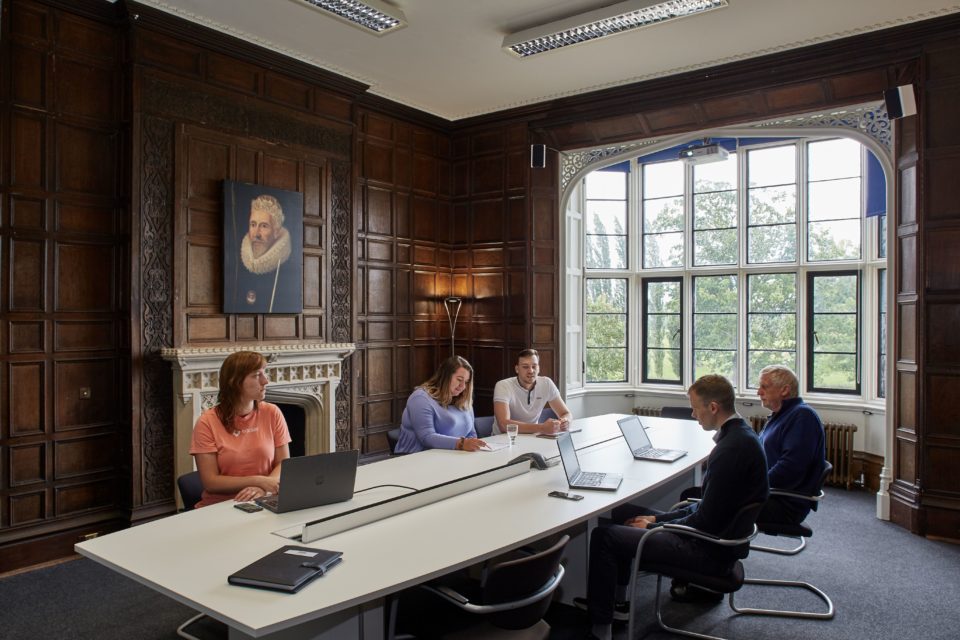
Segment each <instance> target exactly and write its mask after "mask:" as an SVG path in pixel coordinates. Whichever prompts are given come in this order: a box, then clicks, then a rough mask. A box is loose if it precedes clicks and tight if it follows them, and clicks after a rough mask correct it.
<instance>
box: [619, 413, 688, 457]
mask: <svg viewBox="0 0 960 640" xmlns="http://www.w3.org/2000/svg"><path fill="white" fill-rule="evenodd" d="M617 424H618V425H619V426H620V431H621V432H622V433H623V439H624V440H626V441H627V446H628V447H630V451H632V452H633V457H634V459H635V460H655V461H657V462H673V461H674V460H676V459H678V458H682V457H683V456H685V455H687V452H686V451H681V450H680V449H656V448H654V446H653V444H652V443H651V442H650V436H648V435H647V430H646V429H645V428H644V426H643V423H641V422H640V418H638V417H637V416H627V417H626V418H620V419H619V420H617Z"/></svg>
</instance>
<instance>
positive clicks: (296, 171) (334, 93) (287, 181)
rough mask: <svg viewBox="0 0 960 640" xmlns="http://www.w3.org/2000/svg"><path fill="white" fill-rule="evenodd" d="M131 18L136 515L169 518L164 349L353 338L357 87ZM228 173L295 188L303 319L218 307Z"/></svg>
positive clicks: (342, 424) (342, 401)
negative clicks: (332, 83)
mask: <svg viewBox="0 0 960 640" xmlns="http://www.w3.org/2000/svg"><path fill="white" fill-rule="evenodd" d="M141 9H143V10H141ZM138 12H139V13H138V15H139V17H138V18H137V20H136V23H135V24H136V28H135V29H134V30H133V32H132V34H131V63H132V70H133V73H132V76H133V96H134V100H133V103H134V105H133V106H134V109H133V112H134V120H133V149H132V156H133V157H132V163H133V166H134V188H133V200H134V210H135V212H136V215H135V219H136V221H137V223H138V224H137V226H136V227H135V235H134V238H133V246H134V259H133V264H132V272H133V274H134V281H133V286H132V295H133V296H134V300H135V302H136V304H137V307H138V308H139V311H140V313H139V314H138V315H136V316H135V317H134V319H133V326H132V334H133V343H134V344H133V349H134V361H135V362H137V363H139V364H140V366H138V367H135V369H134V375H133V385H134V397H135V402H134V406H133V417H132V426H133V434H132V438H131V439H132V442H133V458H134V465H133V466H134V469H138V470H140V471H141V473H140V475H139V476H135V477H134V495H133V505H134V509H135V512H136V514H137V515H136V516H135V517H151V516H153V515H154V514H155V513H158V512H160V513H163V512H168V511H169V509H170V501H171V499H172V498H173V487H174V478H173V476H172V473H173V469H172V466H171V464H170V462H171V460H172V455H173V452H172V433H171V429H170V426H171V424H172V418H171V416H172V397H171V390H170V368H169V364H168V363H166V362H164V361H162V360H161V359H160V357H159V354H158V352H159V349H161V348H163V347H169V346H176V347H179V346H204V345H210V344H227V343H230V344H249V345H250V346H251V347H254V348H255V346H256V345H257V344H258V343H263V342H271V343H277V342H289V341H307V342H317V341H328V342H349V341H351V340H352V339H353V320H352V316H353V310H352V295H351V290H350V289H351V286H350V283H351V277H352V273H353V264H354V255H353V253H354V252H353V225H352V216H351V210H350V200H351V196H350V179H351V169H350V157H351V131H352V127H351V124H350V117H351V112H352V106H351V99H352V95H351V91H353V92H355V91H356V90H357V87H355V86H351V85H349V84H348V83H347V82H343V83H340V84H341V85H342V86H336V87H334V88H319V87H318V86H317V84H318V80H323V81H326V77H325V76H323V74H320V75H321V76H323V77H320V78H317V77H316V73H315V74H313V75H311V74H309V73H307V74H305V76H306V77H297V75H296V73H294V72H293V71H291V70H289V69H287V68H285V66H284V64H282V63H281V64H267V63H260V62H259V61H258V60H256V59H253V60H250V59H249V58H248V57H247V56H243V51H244V46H243V45H241V44H238V43H237V42H236V41H234V40H233V39H231V38H224V37H222V36H217V35H216V34H212V33H206V34H205V35H204V37H203V38H199V39H198V40H199V41H201V42H203V45H204V46H198V45H197V44H195V43H194V42H193V41H189V42H188V41H186V40H184V39H183V38H182V37H177V36H172V35H169V34H170V33H176V31H177V29H178V28H182V24H181V23H179V22H177V21H175V20H173V19H172V18H170V17H168V16H166V15H165V14H162V13H161V12H150V11H149V10H146V8H139V9H138ZM172 20H173V21H172ZM171 21H172V22H171ZM231 55H234V56H236V57H230V56H231ZM237 58H241V59H237ZM287 66H289V65H287ZM297 69H299V67H297ZM225 179H231V180H240V181H244V182H250V183H256V184H263V185H267V186H271V187H276V188H281V189H289V190H294V191H299V192H301V193H302V194H303V197H304V222H303V238H304V256H303V273H304V283H303V300H304V310H303V312H302V313H299V314H290V315H269V316H268V315H265V314H252V315H251V314H224V313H223V312H222V304H223V300H222V295H223V293H222V273H221V272H222V268H221V265H222V260H223V253H222V241H221V237H222V228H223V214H222V211H223V196H222V181H223V180H225ZM349 372H350V364H349V363H347V365H346V367H345V369H344V373H345V383H344V384H341V385H340V386H339V388H338V396H337V413H338V423H337V443H338V446H341V447H350V446H352V432H351V393H352V390H351V384H350V381H351V376H350V375H349Z"/></svg>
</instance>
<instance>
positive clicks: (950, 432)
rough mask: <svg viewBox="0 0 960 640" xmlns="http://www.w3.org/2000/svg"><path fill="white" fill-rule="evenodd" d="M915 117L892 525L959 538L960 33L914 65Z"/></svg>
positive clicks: (907, 124) (904, 235) (900, 278)
mask: <svg viewBox="0 0 960 640" xmlns="http://www.w3.org/2000/svg"><path fill="white" fill-rule="evenodd" d="M918 62H919V72H918V74H917V77H918V81H917V84H918V85H919V88H920V92H919V93H920V95H919V96H918V98H919V105H918V106H919V114H918V116H917V117H915V118H907V119H905V120H904V121H903V123H902V126H901V129H900V130H901V133H902V135H901V136H900V139H899V143H898V149H897V159H898V164H897V185H898V192H899V198H898V202H899V209H900V214H901V215H900V217H899V219H898V220H897V226H896V230H897V245H896V250H897V256H898V258H899V260H900V265H899V267H900V268H899V269H898V271H897V273H896V280H895V284H896V313H897V321H898V324H899V327H900V330H899V331H898V332H897V334H896V337H897V344H896V350H895V353H896V378H895V379H896V390H897V394H896V404H895V410H896V415H897V429H896V432H895V451H894V454H895V460H896V466H895V472H894V485H893V487H892V493H893V495H894V496H895V498H896V500H894V502H893V505H892V517H893V519H894V520H895V521H896V522H898V523H900V524H902V525H903V526H906V527H907V528H909V529H910V530H911V531H914V532H917V533H922V534H929V535H935V536H942V537H946V538H952V539H960V464H958V463H960V426H958V423H957V419H956V401H955V398H956V393H957V392H958V391H960V335H958V332H957V331H956V327H957V323H958V322H960V256H958V253H957V246H958V242H960V183H958V181H957V176H958V175H960V119H958V118H957V105H958V104H960V29H955V30H954V32H953V37H952V39H945V40H943V41H941V42H936V43H931V44H930V45H928V46H927V47H924V51H923V53H922V55H921V56H920V57H919V59H918Z"/></svg>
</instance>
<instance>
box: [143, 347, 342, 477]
mask: <svg viewBox="0 0 960 640" xmlns="http://www.w3.org/2000/svg"><path fill="white" fill-rule="evenodd" d="M355 348H356V347H355V345H353V344H352V343H313V344H255V345H231V346H220V347H185V348H178V349H162V350H161V351H160V355H161V356H162V357H163V359H164V360H167V361H168V362H170V363H171V366H172V368H173V415H174V425H173V428H174V467H175V470H176V477H178V478H179V477H180V476H181V475H183V474H184V473H188V472H190V471H192V470H193V468H194V466H193V459H192V458H191V456H190V436H191V434H192V433H193V425H194V424H196V422H197V419H198V418H199V417H200V414H201V413H203V412H204V411H206V410H207V409H210V408H211V407H213V406H214V405H216V403H217V392H218V391H219V384H220V365H221V364H223V361H224V360H225V359H226V357H227V356H229V355H230V354H231V353H234V352H236V351H244V350H251V351H257V352H259V353H262V354H263V355H264V356H265V357H266V358H267V377H268V378H269V379H270V384H269V386H268V387H267V400H268V401H280V402H289V403H294V404H297V405H300V406H301V407H303V409H304V412H305V414H306V422H307V427H306V433H305V434H304V438H305V442H304V448H305V451H306V453H307V455H312V454H315V453H327V452H330V451H334V450H335V449H336V418H337V416H336V395H337V385H338V384H339V383H340V369H341V364H342V363H343V360H344V359H345V358H347V357H348V356H349V355H350V354H351V353H353V352H354V350H355Z"/></svg>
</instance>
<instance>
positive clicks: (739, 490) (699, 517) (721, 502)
mask: <svg viewBox="0 0 960 640" xmlns="http://www.w3.org/2000/svg"><path fill="white" fill-rule="evenodd" d="M716 441H717V446H715V447H714V448H713V451H711V452H710V457H709V458H708V459H707V470H706V472H705V473H704V474H703V490H702V494H701V498H700V502H699V503H695V504H693V505H691V506H689V507H686V508H683V509H678V510H676V511H671V512H668V513H664V514H661V515H658V516H657V523H663V522H670V523H673V524H682V525H686V526H688V527H694V528H696V529H699V530H700V531H703V532H705V533H710V534H713V535H715V536H719V537H727V538H735V537H741V536H744V535H747V534H748V533H749V530H748V531H730V530H729V529H730V526H731V525H732V524H733V518H734V516H735V515H736V514H737V512H738V511H739V510H740V509H741V508H742V507H744V506H746V505H748V504H750V503H753V502H759V503H763V502H766V500H767V496H768V495H769V493H770V486H769V484H768V482H767V459H766V456H765V455H764V453H763V446H762V445H761V444H760V439H759V438H757V434H756V433H754V431H753V429H751V428H750V426H749V425H747V423H746V422H745V421H744V420H743V418H741V417H740V416H738V415H737V416H733V417H732V418H730V419H729V420H727V421H726V422H724V423H723V426H722V427H720V431H719V432H718V433H717V436H716ZM741 546H742V547H744V548H743V549H741V548H740V547H736V548H734V549H731V551H733V552H734V555H735V556H736V557H740V558H745V557H746V555H747V553H746V552H747V548H748V546H749V545H741ZM741 554H742V555H741Z"/></svg>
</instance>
